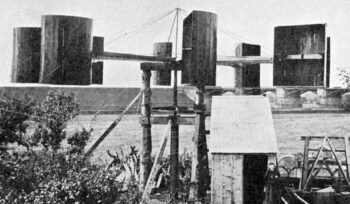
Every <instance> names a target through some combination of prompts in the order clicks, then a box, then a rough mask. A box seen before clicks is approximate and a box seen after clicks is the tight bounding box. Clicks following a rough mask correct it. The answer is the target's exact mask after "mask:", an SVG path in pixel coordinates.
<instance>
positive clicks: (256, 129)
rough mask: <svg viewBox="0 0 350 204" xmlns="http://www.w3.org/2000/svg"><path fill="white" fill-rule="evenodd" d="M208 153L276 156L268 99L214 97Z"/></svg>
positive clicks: (275, 142) (255, 97) (260, 97)
mask: <svg viewBox="0 0 350 204" xmlns="http://www.w3.org/2000/svg"><path fill="white" fill-rule="evenodd" d="M209 151H211V152H212V153H277V141H276V135H275V129H274V126H273V120H272V114H271V109H270V103H269V99H268V98H265V97H263V96H213V102H212V111H211V119H210V139H209Z"/></svg>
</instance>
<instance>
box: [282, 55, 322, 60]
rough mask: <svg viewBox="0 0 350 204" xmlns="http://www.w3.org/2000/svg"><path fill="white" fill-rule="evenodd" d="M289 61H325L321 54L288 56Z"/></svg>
mask: <svg viewBox="0 0 350 204" xmlns="http://www.w3.org/2000/svg"><path fill="white" fill-rule="evenodd" d="M287 59H290V60H301V59H305V60H308V59H309V60H321V59H323V56H322V55H320V54H300V55H288V56H287Z"/></svg>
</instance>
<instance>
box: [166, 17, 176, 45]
mask: <svg viewBox="0 0 350 204" xmlns="http://www.w3.org/2000/svg"><path fill="white" fill-rule="evenodd" d="M175 20H176V14H175V16H174V20H173V25H172V26H171V29H170V33H169V37H168V42H169V41H170V38H171V34H172V33H173V28H174V25H175Z"/></svg>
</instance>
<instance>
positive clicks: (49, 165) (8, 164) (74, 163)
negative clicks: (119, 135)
mask: <svg viewBox="0 0 350 204" xmlns="http://www.w3.org/2000/svg"><path fill="white" fill-rule="evenodd" d="M82 161H83V160H82V157H70V158H69V159H68V157H66V153H65V152H51V151H39V152H24V153H22V154H18V155H16V156H15V155H9V154H7V155H2V159H1V162H0V166H1V168H0V169H1V172H0V173H1V174H0V178H1V179H0V186H1V187H0V203H77V202H78V203H113V202H115V201H116V200H117V199H118V198H119V199H120V200H126V199H129V196H130V195H132V196H135V195H137V194H135V192H132V193H130V192H129V194H130V195H129V196H123V195H125V194H127V193H126V192H121V191H120V190H119V189H121V184H120V183H118V182H117V181H116V177H117V176H118V175H119V174H120V171H117V170H115V169H109V170H105V169H103V167H102V166H95V165H92V164H90V163H89V162H82ZM131 185H135V183H131Z"/></svg>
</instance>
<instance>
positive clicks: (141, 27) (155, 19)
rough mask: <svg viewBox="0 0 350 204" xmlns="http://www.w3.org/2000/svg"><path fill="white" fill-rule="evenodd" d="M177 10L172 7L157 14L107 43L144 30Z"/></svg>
mask: <svg viewBox="0 0 350 204" xmlns="http://www.w3.org/2000/svg"><path fill="white" fill-rule="evenodd" d="M174 11H175V9H172V10H171V11H168V12H166V13H164V14H160V15H158V16H155V17H152V18H150V19H148V20H147V21H146V22H145V23H143V24H141V25H138V26H136V27H134V28H133V29H132V30H130V31H128V32H125V33H124V34H122V35H120V36H118V37H116V38H114V39H112V40H111V41H109V42H107V43H106V44H105V45H108V44H111V43H113V42H115V41H117V40H119V39H121V38H123V37H125V36H127V35H130V34H132V33H135V32H139V31H142V30H144V29H146V28H147V27H149V26H151V25H153V24H154V23H156V22H158V21H160V20H161V19H163V18H164V17H166V16H168V15H170V14H171V13H173V12H174Z"/></svg>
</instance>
